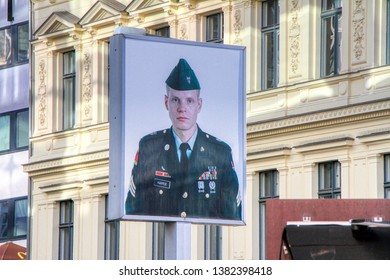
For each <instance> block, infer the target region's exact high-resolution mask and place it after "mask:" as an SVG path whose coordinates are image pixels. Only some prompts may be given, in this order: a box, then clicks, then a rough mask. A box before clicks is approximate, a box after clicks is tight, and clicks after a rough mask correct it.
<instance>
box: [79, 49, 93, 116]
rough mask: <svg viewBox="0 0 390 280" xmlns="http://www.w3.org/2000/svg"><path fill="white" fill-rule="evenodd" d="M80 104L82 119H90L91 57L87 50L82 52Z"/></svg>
mask: <svg viewBox="0 0 390 280" xmlns="http://www.w3.org/2000/svg"><path fill="white" fill-rule="evenodd" d="M82 92H83V93H82V101H81V102H82V106H83V116H84V120H90V119H92V105H91V100H92V90H91V58H90V53H89V51H86V52H84V54H83V91H82Z"/></svg>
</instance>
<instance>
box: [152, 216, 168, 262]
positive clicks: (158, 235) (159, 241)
mask: <svg viewBox="0 0 390 280" xmlns="http://www.w3.org/2000/svg"><path fill="white" fill-rule="evenodd" d="M152 259H153V260H164V259H165V223H163V222H153V223H152Z"/></svg>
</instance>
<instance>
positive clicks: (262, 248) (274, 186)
mask: <svg viewBox="0 0 390 280" xmlns="http://www.w3.org/2000/svg"><path fill="white" fill-rule="evenodd" d="M265 175H270V178H271V180H270V183H271V186H270V190H271V191H270V195H262V194H263V192H262V188H263V186H262V182H263V181H264V180H262V176H265ZM279 177H280V176H279V171H278V170H277V169H269V170H263V171H260V172H259V229H260V230H259V259H261V260H264V259H265V258H266V236H265V232H266V223H265V212H266V210H265V209H266V203H267V200H269V199H279V191H280V185H279V181H280V178H279Z"/></svg>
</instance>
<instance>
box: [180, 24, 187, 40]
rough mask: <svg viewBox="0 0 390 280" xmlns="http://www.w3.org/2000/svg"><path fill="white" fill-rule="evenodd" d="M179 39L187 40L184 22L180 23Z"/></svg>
mask: <svg viewBox="0 0 390 280" xmlns="http://www.w3.org/2000/svg"><path fill="white" fill-rule="evenodd" d="M179 39H180V40H188V35H187V25H186V24H185V23H183V24H181V25H180V36H179Z"/></svg>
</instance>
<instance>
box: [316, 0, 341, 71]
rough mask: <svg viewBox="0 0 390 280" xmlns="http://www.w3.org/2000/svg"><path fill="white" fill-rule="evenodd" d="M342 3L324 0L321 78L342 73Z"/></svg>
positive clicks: (337, 0)
mask: <svg viewBox="0 0 390 280" xmlns="http://www.w3.org/2000/svg"><path fill="white" fill-rule="evenodd" d="M341 20H342V1H341V0H322V12H321V33H322V43H321V77H326V76H332V75H336V74H339V73H340V69H341V34H342V33H341V31H342V30H341Z"/></svg>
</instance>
